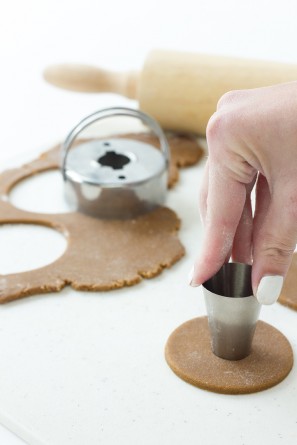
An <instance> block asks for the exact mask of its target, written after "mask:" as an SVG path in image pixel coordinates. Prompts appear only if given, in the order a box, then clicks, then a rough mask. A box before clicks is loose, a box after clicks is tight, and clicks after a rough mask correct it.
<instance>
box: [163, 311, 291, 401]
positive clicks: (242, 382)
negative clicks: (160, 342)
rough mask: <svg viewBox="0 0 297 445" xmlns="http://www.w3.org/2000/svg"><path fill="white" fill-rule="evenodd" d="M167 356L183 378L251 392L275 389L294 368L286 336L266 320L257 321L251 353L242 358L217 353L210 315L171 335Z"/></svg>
mask: <svg viewBox="0 0 297 445" xmlns="http://www.w3.org/2000/svg"><path fill="white" fill-rule="evenodd" d="M165 357H166V360H167V363H168V365H169V366H170V368H171V369H172V370H173V372H174V373H175V374H177V375H178V376H179V377H180V378H181V379H183V380H185V381H186V382H188V383H190V384H192V385H194V386H197V387H199V388H202V389H206V390H208V391H213V392H217V393H222V394H248V393H254V392H258V391H263V390H264V389H267V388H271V387H272V386H274V385H277V384H278V383H280V382H281V381H282V380H283V379H284V378H285V377H286V376H287V375H288V374H289V372H290V371H291V369H292V366H293V351H292V348H291V345H290V343H289V342H288V340H287V339H286V337H285V336H284V335H283V334H282V333H281V332H279V331H278V330H277V329H275V328H274V327H272V326H270V325H269V324H267V323H264V322H263V321H259V322H258V323H257V327H256V331H255V336H254V340H253V345H252V352H251V354H250V355H249V356H248V357H246V358H244V359H242V360H238V361H230V360H224V359H221V358H219V357H217V356H216V355H214V354H213V352H212V350H211V345H210V335H209V329H208V322H207V317H199V318H194V319H193V320H189V321H187V322H186V323H184V324H182V325H181V326H179V327H178V328H177V329H176V330H175V331H174V332H173V333H172V334H171V335H170V337H169V339H168V341H167V344H166V348H165Z"/></svg>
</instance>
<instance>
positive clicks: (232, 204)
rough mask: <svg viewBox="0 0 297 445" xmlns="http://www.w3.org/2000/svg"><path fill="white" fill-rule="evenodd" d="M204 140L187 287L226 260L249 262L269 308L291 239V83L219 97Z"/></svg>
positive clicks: (296, 145)
mask: <svg viewBox="0 0 297 445" xmlns="http://www.w3.org/2000/svg"><path fill="white" fill-rule="evenodd" d="M206 135H207V142H208V148H209V157H208V161H207V164H206V168H205V172H204V179H203V183H202V190H201V193H200V213H201V217H202V221H203V223H204V226H205V235H204V241H203V245H202V251H201V253H200V257H199V258H198V260H197V261H196V263H195V266H194V268H193V271H192V273H191V277H190V281H191V283H190V284H191V285H192V286H198V285H200V284H201V283H203V282H204V281H206V280H207V279H209V278H210V277H211V276H212V275H214V274H215V273H216V272H217V271H218V270H219V269H220V267H221V266H222V265H223V264H224V263H225V262H228V260H229V258H230V256H231V254H232V259H233V261H236V262H241V263H250V264H251V263H252V264H253V266H252V286H253V291H254V295H256V297H257V298H258V300H259V302H260V303H262V304H271V303H274V302H275V301H276V300H277V298H278V296H279V294H280V291H281V288H282V284H283V279H284V277H285V275H286V273H287V271H288V268H289V266H290V262H291V259H292V255H293V252H294V250H295V246H296V241H297V82H290V83H286V84H279V85H275V86H271V87H265V88H256V89H252V90H242V91H231V92H229V93H227V94H225V95H224V96H222V98H221V99H220V100H219V102H218V105H217V111H216V113H214V115H213V116H212V117H211V119H210V120H209V123H208V127H207V133H206ZM254 185H255V187H256V206H255V213H254V216H253V215H252V208H251V198H250V194H251V191H252V189H253V187H254Z"/></svg>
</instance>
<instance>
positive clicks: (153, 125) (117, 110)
mask: <svg viewBox="0 0 297 445" xmlns="http://www.w3.org/2000/svg"><path fill="white" fill-rule="evenodd" d="M114 116H130V117H135V118H137V119H140V120H141V121H142V122H143V123H144V124H146V125H147V126H148V127H149V128H150V129H151V130H152V132H153V133H154V134H155V135H156V136H157V137H158V139H159V142H160V149H161V152H162V154H163V156H164V159H165V162H166V166H167V167H168V165H169V158H170V152H169V146H168V142H167V139H166V136H165V134H164V132H163V130H162V128H161V127H160V125H159V124H158V122H157V121H156V120H155V119H153V118H152V117H151V116H149V115H148V114H146V113H143V112H142V111H139V110H135V109H133V108H126V107H111V108H104V109H103V110H99V111H96V112H95V113H92V114H90V115H89V116H87V117H85V118H84V119H83V120H81V121H80V122H79V123H78V124H77V125H76V126H75V127H74V128H73V130H72V131H71V132H70V133H69V134H68V136H67V137H66V139H65V141H64V143H63V145H62V174H63V178H64V179H66V162H67V156H68V153H69V150H70V148H71V146H72V144H73V142H74V140H75V139H76V138H77V136H78V135H79V133H81V132H82V131H83V130H84V129H85V128H87V127H89V126H90V125H91V124H93V123H94V122H96V121H98V120H101V119H105V118H107V117H114Z"/></svg>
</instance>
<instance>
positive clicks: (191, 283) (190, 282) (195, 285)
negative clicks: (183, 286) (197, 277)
mask: <svg viewBox="0 0 297 445" xmlns="http://www.w3.org/2000/svg"><path fill="white" fill-rule="evenodd" d="M193 276H194V266H192V268H191V270H190V272H189V275H188V282H189V285H190V286H192V287H198V286H199V284H196V283H194V282H193Z"/></svg>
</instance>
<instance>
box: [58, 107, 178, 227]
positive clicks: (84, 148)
mask: <svg viewBox="0 0 297 445" xmlns="http://www.w3.org/2000/svg"><path fill="white" fill-rule="evenodd" d="M115 116H125V117H132V118H136V119H139V120H141V121H142V122H143V123H144V124H146V125H147V126H148V127H149V129H150V130H151V132H152V133H153V134H154V135H155V136H157V138H158V140H159V143H160V150H157V149H156V148H155V147H154V146H153V145H151V144H148V143H145V142H143V141H139V140H138V141H137V140H130V139H123V138H116V137H112V138H105V139H97V140H91V141H87V142H84V143H80V144H78V145H76V146H75V147H74V148H72V145H73V142H74V141H75V140H76V138H77V137H78V136H79V134H80V133H81V132H82V131H83V130H84V129H86V128H87V127H89V126H91V125H92V124H94V123H95V122H98V121H101V120H103V119H106V118H110V117H115ZM168 166H169V147H168V142H167V139H166V137H165V134H164V133H163V131H162V129H161V127H160V126H159V124H158V123H157V122H156V121H155V120H154V119H153V118H152V117H150V116H149V115H147V114H145V113H143V112H141V111H138V110H134V109H131V108H106V109H103V110H99V111H97V112H95V113H93V114H91V115H89V116H87V117H86V118H84V119H83V120H82V121H80V122H79V123H78V124H77V125H76V126H75V127H74V128H73V130H72V131H71V132H70V133H69V135H68V136H67V138H66V140H65V142H64V144H63V146H62V174H63V179H64V184H65V196H66V199H67V201H68V202H69V204H70V205H71V207H72V208H74V209H75V210H77V211H79V212H83V213H86V214H88V215H91V216H95V217H99V218H117V219H118V218H119V219H127V218H133V217H135V216H138V215H141V214H144V213H146V212H147V211H150V210H152V209H153V208H155V207H157V206H159V205H162V204H164V202H165V198H166V192H167V177H168Z"/></svg>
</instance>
